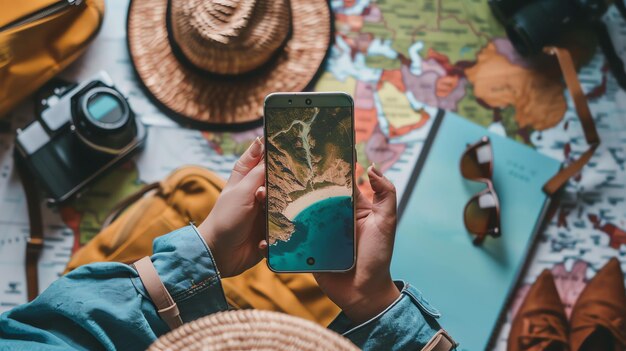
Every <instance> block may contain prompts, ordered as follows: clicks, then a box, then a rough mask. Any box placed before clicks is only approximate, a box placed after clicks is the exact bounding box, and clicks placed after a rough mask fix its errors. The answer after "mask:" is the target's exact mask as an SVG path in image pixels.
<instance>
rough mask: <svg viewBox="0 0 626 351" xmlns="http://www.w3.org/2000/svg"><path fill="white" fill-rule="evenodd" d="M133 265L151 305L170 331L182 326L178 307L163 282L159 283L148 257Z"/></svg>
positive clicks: (159, 279) (157, 275)
mask: <svg viewBox="0 0 626 351" xmlns="http://www.w3.org/2000/svg"><path fill="white" fill-rule="evenodd" d="M133 265H134V266H135V269H136V270H137V273H139V278H140V279H141V282H142V283H143V286H144V287H145V288H146V291H147V292H148V295H149V296H150V299H151V300H152V303H154V305H155V306H156V308H157V311H158V312H159V316H161V319H163V321H165V323H166V324H167V325H168V326H169V327H170V329H172V330H174V329H176V328H178V327H180V326H181V325H183V320H182V319H181V318H180V312H179V311H178V306H176V303H175V302H174V300H173V299H172V296H170V293H169V292H168V291H167V289H166V288H165V286H164V285H163V282H161V278H159V274H158V273H157V271H156V268H154V265H153V264H152V260H150V257H148V256H146V257H144V258H142V259H140V260H139V261H137V262H135V263H134V264H133Z"/></svg>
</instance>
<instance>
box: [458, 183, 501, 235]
mask: <svg viewBox="0 0 626 351" xmlns="http://www.w3.org/2000/svg"><path fill="white" fill-rule="evenodd" d="M497 206H498V199H497V198H496V197H495V195H494V194H493V193H492V192H491V191H489V190H486V191H483V192H481V193H480V194H477V195H475V196H474V197H473V198H472V199H471V200H470V202H468V203H467V205H466V206H465V214H464V215H465V226H466V227H467V230H469V231H470V232H471V233H472V234H475V235H478V236H481V237H483V236H485V235H487V234H489V235H493V236H499V235H500V218H498V216H499V211H498V207H497Z"/></svg>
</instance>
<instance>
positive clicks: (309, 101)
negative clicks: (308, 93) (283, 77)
mask: <svg viewBox="0 0 626 351" xmlns="http://www.w3.org/2000/svg"><path fill="white" fill-rule="evenodd" d="M304 102H306V104H307V105H310V104H311V102H312V101H311V99H306V100H305V101H304Z"/></svg>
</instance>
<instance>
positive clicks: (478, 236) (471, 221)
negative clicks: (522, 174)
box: [461, 136, 501, 245]
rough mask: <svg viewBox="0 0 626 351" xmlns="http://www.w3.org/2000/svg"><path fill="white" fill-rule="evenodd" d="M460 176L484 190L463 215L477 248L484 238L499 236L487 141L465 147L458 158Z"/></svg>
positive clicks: (474, 198)
mask: <svg viewBox="0 0 626 351" xmlns="http://www.w3.org/2000/svg"><path fill="white" fill-rule="evenodd" d="M461 174H462V175H463V177H464V178H465V179H468V180H472V181H475V182H482V183H485V184H487V188H486V189H485V190H483V191H481V192H479V193H478V194H476V195H474V196H473V197H472V198H471V199H470V200H469V202H468V203H467V205H465V210H464V213H463V220H464V221H465V228H467V230H468V231H469V232H470V233H472V234H473V235H475V238H474V245H481V244H482V243H483V241H484V240H485V238H486V237H487V235H490V236H492V237H494V238H497V237H499V236H500V235H501V231H500V202H499V201H498V195H497V194H496V190H495V189H494V187H493V182H492V177H493V151H492V149H491V141H490V140H489V138H488V137H486V136H484V137H482V138H481V139H480V140H479V141H477V142H476V143H474V144H471V145H468V147H467V149H466V150H465V152H464V153H463V156H461Z"/></svg>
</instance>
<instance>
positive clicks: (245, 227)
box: [198, 138, 265, 277]
mask: <svg viewBox="0 0 626 351" xmlns="http://www.w3.org/2000/svg"><path fill="white" fill-rule="evenodd" d="M262 161H263V143H262V142H261V140H260V139H259V138H257V139H256V140H255V141H254V142H253V143H252V145H250V147H249V148H248V150H246V152H244V154H243V155H241V158H239V160H238V161H237V163H236V164H235V167H234V169H233V172H232V173H231V175H230V178H229V179H228V182H227V183H226V186H225V187H224V190H222V194H221V195H220V197H219V199H217V202H216V204H215V207H214V208H213V210H212V211H211V213H210V214H209V216H208V217H207V218H206V219H205V220H204V222H202V224H201V225H200V227H198V230H199V232H200V234H201V235H202V237H203V238H204V240H205V241H206V243H207V245H209V248H210V249H211V253H212V254H213V258H214V259H215V263H216V265H217V269H218V270H219V271H220V274H221V275H222V277H231V276H235V275H238V274H240V273H243V272H244V271H245V270H247V269H248V268H251V267H252V266H254V265H255V264H257V263H258V262H259V261H260V260H261V258H262V257H263V252H262V250H260V249H259V242H260V241H261V240H263V239H265V217H264V211H263V204H262V202H263V201H264V199H265V187H264V183H265V164H264V162H262Z"/></svg>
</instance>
